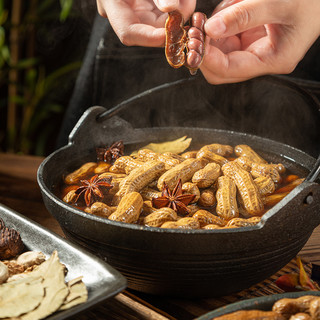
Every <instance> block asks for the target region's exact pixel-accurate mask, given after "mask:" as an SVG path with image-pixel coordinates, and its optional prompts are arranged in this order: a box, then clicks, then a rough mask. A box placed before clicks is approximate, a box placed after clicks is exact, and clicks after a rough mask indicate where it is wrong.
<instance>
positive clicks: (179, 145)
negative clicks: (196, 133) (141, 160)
mask: <svg viewBox="0 0 320 320" xmlns="http://www.w3.org/2000/svg"><path fill="white" fill-rule="evenodd" d="M191 141H192V138H187V136H183V137H181V138H179V139H176V140H172V141H166V142H161V143H149V144H147V145H146V146H144V147H142V148H140V149H149V150H152V151H153V152H156V153H164V152H172V153H176V154H179V153H182V152H184V151H185V150H187V149H188V148H189V146H190V144H191ZM136 153H138V151H134V152H132V154H136Z"/></svg>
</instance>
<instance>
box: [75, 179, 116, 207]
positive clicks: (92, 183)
mask: <svg viewBox="0 0 320 320" xmlns="http://www.w3.org/2000/svg"><path fill="white" fill-rule="evenodd" d="M80 182H81V183H82V186H80V187H79V188H78V189H77V190H76V191H75V193H76V194H77V198H76V199H75V202H77V201H78V199H79V197H80V196H81V195H83V198H84V201H85V202H86V205H87V207H88V206H90V204H91V202H92V201H94V200H95V198H97V197H98V198H103V193H102V191H101V190H100V188H101V187H105V188H107V189H111V188H112V185H111V184H110V182H111V178H99V176H98V175H97V174H96V175H95V176H93V177H92V178H91V179H90V180H80Z"/></svg>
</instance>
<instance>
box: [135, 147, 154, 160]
mask: <svg viewBox="0 0 320 320" xmlns="http://www.w3.org/2000/svg"><path fill="white" fill-rule="evenodd" d="M138 158H139V159H141V160H142V161H150V160H158V154H157V153H156V152H154V151H151V150H149V149H140V150H139V151H138Z"/></svg>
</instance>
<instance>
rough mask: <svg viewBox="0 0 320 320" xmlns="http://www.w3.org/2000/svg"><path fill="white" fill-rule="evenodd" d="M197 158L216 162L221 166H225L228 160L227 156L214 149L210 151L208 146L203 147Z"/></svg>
mask: <svg viewBox="0 0 320 320" xmlns="http://www.w3.org/2000/svg"><path fill="white" fill-rule="evenodd" d="M197 159H205V160H207V161H209V162H215V163H217V164H219V165H220V166H223V165H224V164H225V163H227V162H228V160H227V159H226V158H224V157H223V156H220V155H218V154H216V153H214V152H212V151H209V150H208V149H207V148H206V147H203V148H201V149H200V150H199V151H198V153H197Z"/></svg>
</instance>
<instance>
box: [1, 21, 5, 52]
mask: <svg viewBox="0 0 320 320" xmlns="http://www.w3.org/2000/svg"><path fill="white" fill-rule="evenodd" d="M5 40H6V31H5V30H4V28H3V27H1V26H0V48H1V47H2V46H3V45H4V42H5Z"/></svg>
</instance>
